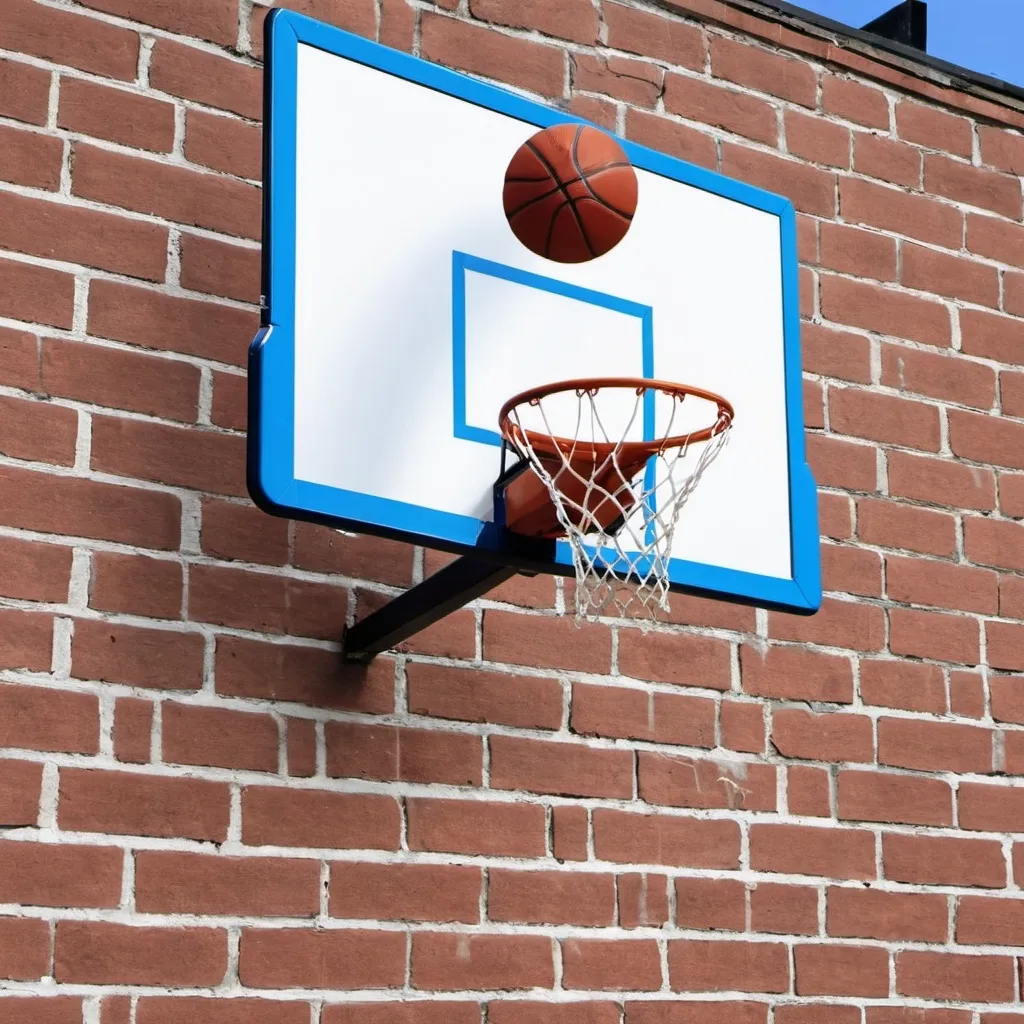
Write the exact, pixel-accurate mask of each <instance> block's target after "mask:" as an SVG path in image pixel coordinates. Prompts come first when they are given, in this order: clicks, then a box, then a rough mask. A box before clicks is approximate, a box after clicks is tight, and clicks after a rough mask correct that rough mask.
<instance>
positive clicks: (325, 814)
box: [242, 786, 399, 850]
mask: <svg viewBox="0 0 1024 1024" xmlns="http://www.w3.org/2000/svg"><path fill="white" fill-rule="evenodd" d="M398 835H399V810H398V804H397V803H396V802H395V801H394V799H392V798H391V797H389V796H378V795H375V794H369V793H329V792H323V791H317V790H295V789H286V788H271V787H264V786H248V787H247V788H246V789H245V790H244V791H243V793H242V842H244V843H245V844H246V845H248V846H311V847H316V848H318V849H332V850H352V849H359V850H363V849H365V850H397V849H398Z"/></svg>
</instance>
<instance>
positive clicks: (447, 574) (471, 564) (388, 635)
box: [341, 555, 520, 665]
mask: <svg viewBox="0 0 1024 1024" xmlns="http://www.w3.org/2000/svg"><path fill="white" fill-rule="evenodd" d="M519 571H520V570H519V569H517V568H514V567H512V566H510V565H508V564H505V563H502V562H497V561H494V560H493V559H484V558H479V557H478V556H476V555H463V556H462V557H461V558H457V559H456V560H455V561H454V562H450V563H449V564H448V565H446V566H445V567H444V568H443V569H441V570H440V571H439V572H436V573H434V575H433V576H428V577H427V578H426V579H425V580H424V581H423V582H422V583H417V584H416V586H415V587H412V588H411V589H410V590H407V591H406V592H405V593H404V594H400V595H399V596H398V597H396V598H395V599H394V600H392V601H389V602H388V603H387V604H386V605H384V606H383V607H382V608H378V609H377V611H375V612H371V613H370V614H369V615H367V616H366V618H365V619H362V620H361V621H359V622H357V623H356V624H355V625H354V626H352V627H350V628H349V629H347V630H346V631H345V635H344V636H343V637H342V642H341V651H342V659H343V660H344V661H345V663H346V664H348V665H362V664H365V663H366V662H368V661H370V660H371V659H372V658H373V657H374V655H376V654H380V653H381V651H386V650H388V649H389V648H391V647H394V646H395V644H399V643H401V642H402V641H403V640H406V639H408V638H409V637H410V636H412V635H413V634H414V633H418V632H419V631H420V630H421V629H426V627H427V626H429V625H431V624H432V623H434V622H437V620H438V619H443V618H444V617H445V616H446V615H448V614H450V613H451V612H453V611H455V610H456V609H457V608H461V607H462V606H463V605H464V604H467V603H468V602H469V601H472V600H473V599H474V598H477V597H480V596H481V595H482V594H486V593H487V591H488V590H491V589H492V588H494V587H496V586H498V584H499V583H504V582H505V580H507V579H511V578H512V577H513V576H515V575H516V574H517V573H518V572H519Z"/></svg>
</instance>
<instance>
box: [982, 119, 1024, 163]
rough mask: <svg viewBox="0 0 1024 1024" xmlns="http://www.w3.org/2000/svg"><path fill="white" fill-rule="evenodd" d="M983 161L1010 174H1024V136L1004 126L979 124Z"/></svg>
mask: <svg viewBox="0 0 1024 1024" xmlns="http://www.w3.org/2000/svg"><path fill="white" fill-rule="evenodd" d="M978 139H979V141H980V142H981V162H982V163H985V164H989V166H991V167H998V168H999V169H1000V170H1003V171H1009V172H1010V174H1018V175H1024V138H1022V137H1021V136H1020V135H1011V134H1010V133H1009V132H1008V131H1006V130H1005V129H1004V128H1002V127H997V126H992V127H990V126H988V125H979V126H978Z"/></svg>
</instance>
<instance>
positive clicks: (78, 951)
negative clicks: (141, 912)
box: [53, 921, 228, 987]
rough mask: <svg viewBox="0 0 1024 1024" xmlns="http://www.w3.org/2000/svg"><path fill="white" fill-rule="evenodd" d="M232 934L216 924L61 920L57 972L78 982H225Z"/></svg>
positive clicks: (180, 984) (191, 983)
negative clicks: (182, 925) (144, 924)
mask: <svg viewBox="0 0 1024 1024" xmlns="http://www.w3.org/2000/svg"><path fill="white" fill-rule="evenodd" d="M226 940H227V935H226V933H225V932H223V931H221V930H219V929H214V928H193V927H190V928H140V927H133V926H128V925H122V924H109V923H106V922H99V921H61V922H60V924H59V925H58V926H57V938H56V943H55V952H54V969H53V973H54V977H55V978H56V979H57V980H58V981H64V982H72V983H78V984H92V985H96V984H100V985H102V984H125V985H179V986H190V987H191V986H195V987H199V986H205V987H212V986H214V985H219V984H220V983H221V982H222V981H223V980H224V974H225V972H226V970H227V953H228V949H227V941H226Z"/></svg>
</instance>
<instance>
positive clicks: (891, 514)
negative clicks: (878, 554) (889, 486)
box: [857, 498, 956, 556]
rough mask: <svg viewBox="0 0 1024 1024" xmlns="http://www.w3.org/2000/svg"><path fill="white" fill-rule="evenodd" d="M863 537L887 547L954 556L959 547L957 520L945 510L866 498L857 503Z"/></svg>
mask: <svg viewBox="0 0 1024 1024" xmlns="http://www.w3.org/2000/svg"><path fill="white" fill-rule="evenodd" d="M857 532H858V535H859V537H860V539H861V540H863V541H865V542H866V543H868V544H874V545H877V546H879V547H884V548H896V549H898V550H900V549H902V550H910V551H920V552H922V553H923V554H930V555H944V556H951V555H953V553H954V552H955V550H956V521H955V519H954V518H953V517H952V516H951V515H948V514H946V513H943V512H937V511H932V510H930V509H923V508H918V507H917V506H915V505H903V504H898V503H896V502H891V501H882V500H878V499H871V498H865V499H863V500H861V501H860V502H858V504H857Z"/></svg>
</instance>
